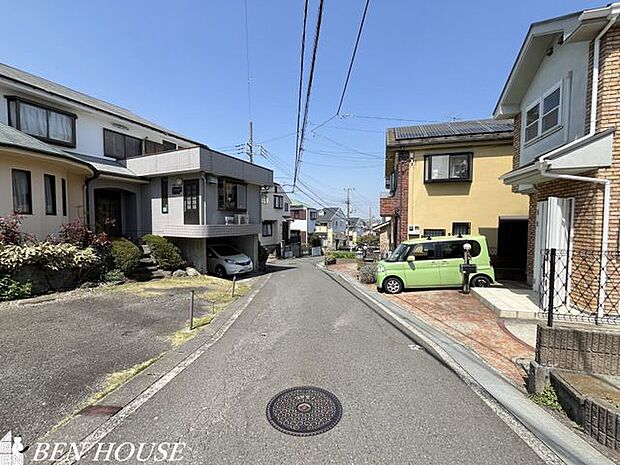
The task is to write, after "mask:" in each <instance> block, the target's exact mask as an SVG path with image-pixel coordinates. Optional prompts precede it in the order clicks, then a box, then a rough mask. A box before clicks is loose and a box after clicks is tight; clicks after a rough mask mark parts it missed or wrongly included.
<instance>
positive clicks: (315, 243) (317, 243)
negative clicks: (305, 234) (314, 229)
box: [308, 233, 323, 247]
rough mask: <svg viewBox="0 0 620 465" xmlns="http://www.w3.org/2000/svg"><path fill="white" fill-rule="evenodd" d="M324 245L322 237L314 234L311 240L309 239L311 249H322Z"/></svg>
mask: <svg viewBox="0 0 620 465" xmlns="http://www.w3.org/2000/svg"><path fill="white" fill-rule="evenodd" d="M322 243H323V241H322V240H321V236H319V235H318V234H317V233H313V234H312V236H310V239H308V244H310V247H321V244H322Z"/></svg>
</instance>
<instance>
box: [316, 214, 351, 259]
mask: <svg viewBox="0 0 620 465" xmlns="http://www.w3.org/2000/svg"><path fill="white" fill-rule="evenodd" d="M314 230H315V232H316V234H317V235H318V236H320V237H321V240H322V242H323V244H322V245H323V246H324V247H330V248H334V249H337V248H338V247H344V246H346V245H347V217H346V215H345V214H344V212H343V211H342V208H340V207H326V208H322V209H320V210H319V212H318V215H317V219H316V222H315V226H314Z"/></svg>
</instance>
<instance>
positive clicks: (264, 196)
mask: <svg viewBox="0 0 620 465" xmlns="http://www.w3.org/2000/svg"><path fill="white" fill-rule="evenodd" d="M260 203H261V205H269V192H268V191H263V192H261V193H260Z"/></svg>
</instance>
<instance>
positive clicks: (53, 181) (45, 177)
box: [43, 173, 58, 216]
mask: <svg viewBox="0 0 620 465" xmlns="http://www.w3.org/2000/svg"><path fill="white" fill-rule="evenodd" d="M48 179H50V180H51V184H50V188H51V189H52V192H51V193H50V194H51V195H50V197H51V200H52V204H51V205H50V207H51V209H50V210H51V211H48V204H47V180H48ZM43 205H44V206H45V215H46V216H56V215H57V214H58V202H57V201H56V176H54V175H53V174H47V173H44V174H43Z"/></svg>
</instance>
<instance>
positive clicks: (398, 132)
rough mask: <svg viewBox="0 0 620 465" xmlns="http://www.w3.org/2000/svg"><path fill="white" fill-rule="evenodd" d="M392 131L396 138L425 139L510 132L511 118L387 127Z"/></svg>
mask: <svg viewBox="0 0 620 465" xmlns="http://www.w3.org/2000/svg"><path fill="white" fill-rule="evenodd" d="M389 130H393V131H394V138H395V139H396V140H404V139H427V138H434V137H454V136H469V135H474V134H493V133H498V132H511V131H512V130H513V123H512V120H494V119H478V120H470V121H450V122H447V123H436V124H421V125H418V126H404V127H399V128H391V129H388V131H389Z"/></svg>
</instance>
